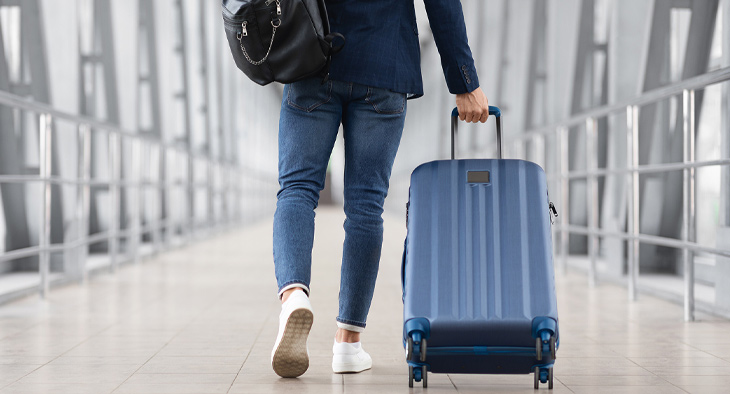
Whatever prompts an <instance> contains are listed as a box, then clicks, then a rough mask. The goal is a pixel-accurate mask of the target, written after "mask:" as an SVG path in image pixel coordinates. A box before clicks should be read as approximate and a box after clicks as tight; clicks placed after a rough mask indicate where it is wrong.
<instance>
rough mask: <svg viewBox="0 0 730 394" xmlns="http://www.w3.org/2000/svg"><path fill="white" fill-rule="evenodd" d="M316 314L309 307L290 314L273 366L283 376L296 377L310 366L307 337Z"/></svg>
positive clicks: (275, 353)
mask: <svg viewBox="0 0 730 394" xmlns="http://www.w3.org/2000/svg"><path fill="white" fill-rule="evenodd" d="M313 321H314V315H313V314H312V311H311V310H309V309H304V308H301V309H297V310H295V311H293V312H292V313H291V315H289V319H287V321H286V327H284V334H283V335H282V337H281V342H280V343H279V346H278V347H277V348H276V351H275V352H274V359H273V360H272V361H271V366H272V367H273V368H274V372H276V374H277V375H279V376H281V377H282V378H296V377H297V376H300V375H301V374H303V373H304V372H306V371H307V368H309V355H308V354H307V337H308V336H309V330H310V329H311V328H312V322H313Z"/></svg>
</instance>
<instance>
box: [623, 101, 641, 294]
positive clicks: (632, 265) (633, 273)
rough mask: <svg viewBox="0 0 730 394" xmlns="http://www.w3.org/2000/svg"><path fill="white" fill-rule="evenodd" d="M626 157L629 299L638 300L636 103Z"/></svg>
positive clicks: (632, 108)
mask: <svg viewBox="0 0 730 394" xmlns="http://www.w3.org/2000/svg"><path fill="white" fill-rule="evenodd" d="M626 123H627V126H628V127H627V132H626V145H627V147H626V152H627V154H626V157H627V159H628V160H627V167H628V169H629V170H630V171H629V172H627V182H628V191H629V196H628V227H629V234H630V235H631V236H632V238H629V240H628V246H629V250H628V252H629V253H628V264H627V266H628V267H627V269H628V272H627V276H628V290H629V300H631V301H636V299H637V294H636V282H637V280H638V277H639V239H638V238H637V237H638V235H639V232H640V228H639V172H638V166H639V108H638V107H637V106H635V105H632V106H629V107H627V108H626Z"/></svg>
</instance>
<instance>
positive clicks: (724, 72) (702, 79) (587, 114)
mask: <svg viewBox="0 0 730 394" xmlns="http://www.w3.org/2000/svg"><path fill="white" fill-rule="evenodd" d="M728 80H730V67H725V68H721V69H719V70H715V71H711V72H708V73H705V74H702V75H698V76H696V77H692V78H687V79H685V80H683V81H680V82H676V83H673V84H671V85H667V86H662V87H660V88H657V89H653V90H650V91H648V92H644V93H642V94H641V95H639V96H637V97H633V98H630V99H627V100H623V101H619V102H617V103H614V104H608V105H605V106H603V107H598V108H592V109H589V110H587V111H584V112H581V113H579V114H575V115H573V116H571V117H570V118H568V119H564V120H562V121H559V122H555V123H553V124H550V125H547V126H540V127H535V128H532V129H530V130H527V131H525V132H524V133H522V134H507V135H505V137H507V138H506V139H509V141H519V140H524V139H529V138H533V137H535V136H536V135H540V134H542V135H544V134H550V133H554V132H555V129H557V128H558V127H569V126H577V125H580V124H583V123H585V121H586V119H588V118H594V119H598V118H603V117H605V116H608V115H611V114H613V113H616V112H620V111H624V110H625V109H626V107H631V106H642V105H646V104H652V103H655V102H658V101H661V100H664V99H666V98H669V97H672V96H677V95H680V94H682V92H683V91H685V90H696V89H702V88H704V87H706V86H709V85H714V84H716V83H720V82H724V81H728Z"/></svg>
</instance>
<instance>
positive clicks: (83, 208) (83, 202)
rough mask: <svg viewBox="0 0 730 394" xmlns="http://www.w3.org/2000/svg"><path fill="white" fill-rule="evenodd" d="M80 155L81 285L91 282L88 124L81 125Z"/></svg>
mask: <svg viewBox="0 0 730 394" xmlns="http://www.w3.org/2000/svg"><path fill="white" fill-rule="evenodd" d="M78 132H79V144H78V145H79V148H78V149H79V155H78V177H79V183H78V186H77V188H76V193H77V205H76V209H77V211H76V215H77V220H78V223H79V236H78V239H77V241H78V243H79V245H78V247H77V252H76V259H77V260H78V261H77V267H78V270H79V276H80V277H79V279H80V281H81V283H87V282H88V280H89V275H88V272H86V260H87V254H88V248H89V245H88V244H87V243H86V242H85V241H86V240H87V239H88V237H89V216H90V213H91V185H90V182H91V127H89V125H86V124H81V125H79V130H78Z"/></svg>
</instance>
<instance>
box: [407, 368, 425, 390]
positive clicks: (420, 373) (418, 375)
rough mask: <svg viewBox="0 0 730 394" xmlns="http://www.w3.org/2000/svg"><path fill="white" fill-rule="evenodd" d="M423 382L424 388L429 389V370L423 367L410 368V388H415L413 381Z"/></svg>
mask: <svg viewBox="0 0 730 394" xmlns="http://www.w3.org/2000/svg"><path fill="white" fill-rule="evenodd" d="M414 380H415V381H416V382H423V388H427V387H428V368H427V367H426V366H425V365H422V366H421V367H420V368H413V365H409V366H408V387H413V381H414Z"/></svg>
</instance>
